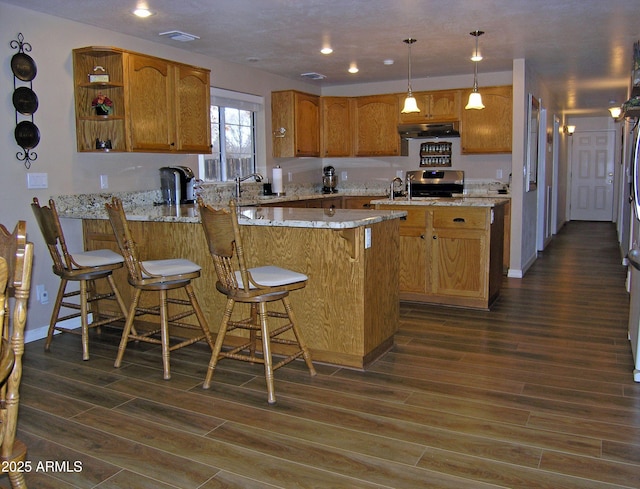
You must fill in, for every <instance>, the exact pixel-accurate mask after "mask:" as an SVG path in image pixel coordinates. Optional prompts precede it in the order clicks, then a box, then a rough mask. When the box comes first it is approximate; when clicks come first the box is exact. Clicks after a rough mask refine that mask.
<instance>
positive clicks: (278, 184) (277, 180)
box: [271, 165, 287, 197]
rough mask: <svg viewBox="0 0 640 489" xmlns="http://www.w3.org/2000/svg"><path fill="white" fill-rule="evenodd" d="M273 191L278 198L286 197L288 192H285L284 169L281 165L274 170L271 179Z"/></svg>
mask: <svg viewBox="0 0 640 489" xmlns="http://www.w3.org/2000/svg"><path fill="white" fill-rule="evenodd" d="M271 189H272V191H273V193H274V194H275V195H276V197H284V196H285V195H287V194H286V192H285V191H284V183H283V181H282V168H281V167H280V165H276V166H275V168H274V169H273V175H272V178H271Z"/></svg>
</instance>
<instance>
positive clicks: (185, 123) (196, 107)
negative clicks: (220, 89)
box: [128, 53, 211, 153]
mask: <svg viewBox="0 0 640 489" xmlns="http://www.w3.org/2000/svg"><path fill="white" fill-rule="evenodd" d="M128 69H129V80H128V88H129V90H128V94H129V97H128V98H129V122H130V127H131V148H132V150H133V151H151V152H182V153H210V152H211V121H210V116H209V110H210V109H209V106H210V102H209V100H210V95H209V91H210V88H209V71H208V70H205V69H201V68H196V67H193V66H188V65H182V64H179V63H175V62H172V61H167V60H164V59H160V58H155V57H152V56H145V55H140V54H133V53H132V54H130V55H129V56H128Z"/></svg>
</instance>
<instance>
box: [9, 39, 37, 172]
mask: <svg viewBox="0 0 640 489" xmlns="http://www.w3.org/2000/svg"><path fill="white" fill-rule="evenodd" d="M9 46H11V48H13V49H17V50H18V52H17V53H16V54H14V55H13V57H12V58H11V71H12V72H13V106H14V107H15V109H16V129H15V132H14V136H15V138H16V143H18V146H20V147H21V148H22V151H18V152H17V153H16V158H18V160H20V161H22V162H24V166H25V167H26V168H27V169H29V168H31V162H32V161H35V160H36V159H37V158H38V155H37V153H35V152H34V151H33V148H35V147H36V146H38V143H39V142H40V130H39V129H38V126H36V125H35V124H34V122H33V114H34V113H35V112H36V110H38V96H37V95H36V94H35V92H34V91H33V79H34V78H35V77H36V74H37V73H38V69H37V67H36V62H35V61H34V60H33V58H32V57H31V56H29V55H28V54H27V53H29V52H31V44H29V43H28V42H24V36H23V35H22V33H19V34H18V38H17V39H14V40H12V41H11V42H10V43H9Z"/></svg>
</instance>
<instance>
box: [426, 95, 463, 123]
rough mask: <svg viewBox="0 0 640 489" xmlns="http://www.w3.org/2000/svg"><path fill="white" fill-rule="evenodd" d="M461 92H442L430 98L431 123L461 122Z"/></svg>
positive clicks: (429, 115) (429, 116)
mask: <svg viewBox="0 0 640 489" xmlns="http://www.w3.org/2000/svg"><path fill="white" fill-rule="evenodd" d="M461 92H462V91H461V90H441V91H438V92H431V93H430V96H429V114H428V118H429V120H430V122H440V121H442V122H447V121H457V120H460V98H461Z"/></svg>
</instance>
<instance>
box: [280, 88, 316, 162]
mask: <svg viewBox="0 0 640 489" xmlns="http://www.w3.org/2000/svg"><path fill="white" fill-rule="evenodd" d="M271 128H272V131H273V156H274V158H291V157H295V156H320V97H318V96H317V95H311V94H308V93H302V92H297V91H295V90H286V91H281V92H271Z"/></svg>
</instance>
